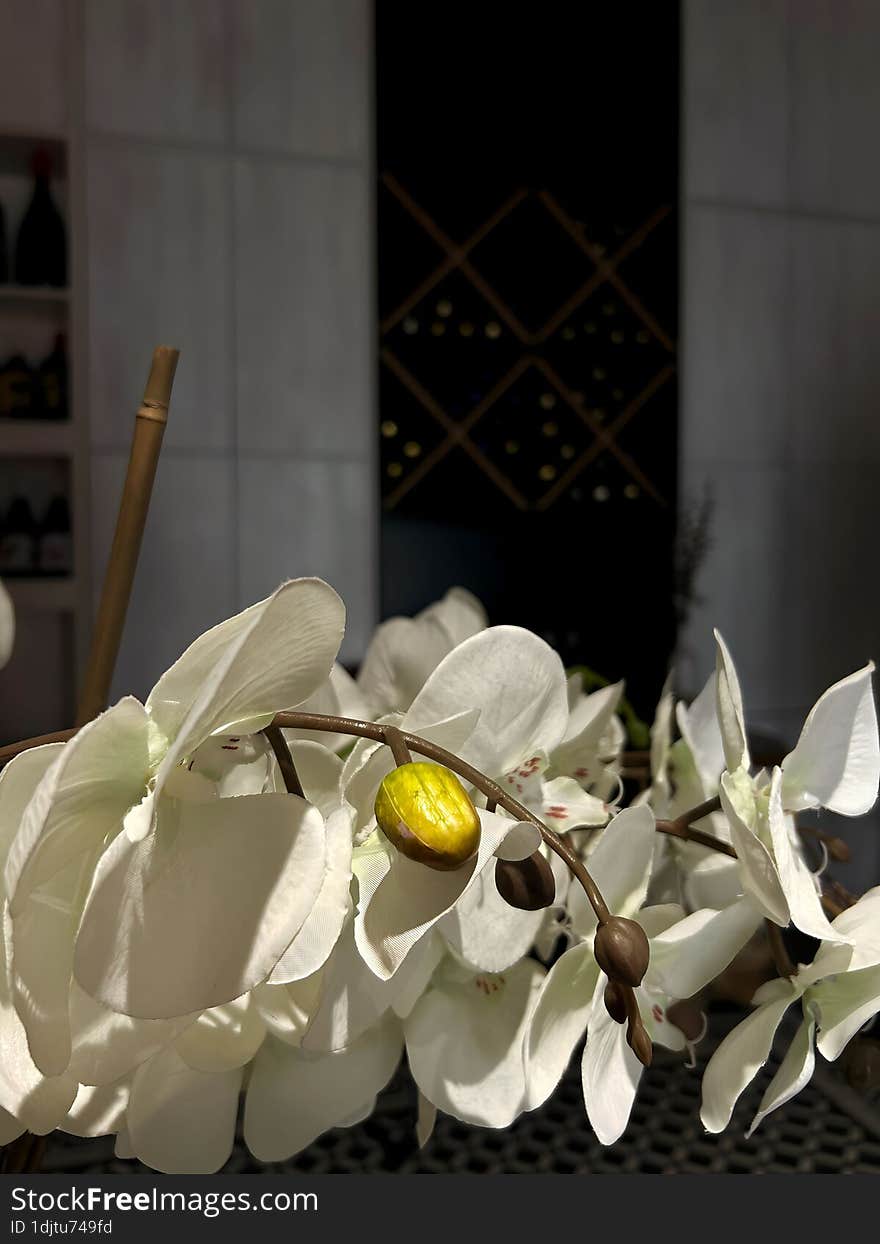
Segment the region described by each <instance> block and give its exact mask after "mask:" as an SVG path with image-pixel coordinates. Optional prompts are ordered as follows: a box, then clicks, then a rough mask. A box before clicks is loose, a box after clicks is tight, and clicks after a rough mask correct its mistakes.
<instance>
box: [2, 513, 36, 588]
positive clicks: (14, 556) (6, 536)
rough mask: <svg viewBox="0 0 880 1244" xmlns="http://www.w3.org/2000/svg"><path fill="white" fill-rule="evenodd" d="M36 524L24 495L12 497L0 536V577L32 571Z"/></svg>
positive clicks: (9, 576) (34, 555)
mask: <svg viewBox="0 0 880 1244" xmlns="http://www.w3.org/2000/svg"><path fill="white" fill-rule="evenodd" d="M36 540H37V525H36V523H35V522H34V515H33V511H32V510H31V507H30V502H29V501H28V500H27V498H26V497H14V498H13V501H12V504H11V505H10V507H9V512H8V514H7V515H6V521H5V522H4V524H3V534H2V536H0V577H2V576H6V577H7V578H14V577H15V576H19V577H21V576H22V575H32V574H33V573H34V563H35V557H36Z"/></svg>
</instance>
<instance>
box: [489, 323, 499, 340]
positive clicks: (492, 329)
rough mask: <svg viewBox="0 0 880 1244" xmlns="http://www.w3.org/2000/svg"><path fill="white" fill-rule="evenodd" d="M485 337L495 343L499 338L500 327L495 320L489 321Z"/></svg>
mask: <svg viewBox="0 0 880 1244" xmlns="http://www.w3.org/2000/svg"><path fill="white" fill-rule="evenodd" d="M486 336H487V337H489V338H490V339H491V340H492V341H496V340H497V339H498V338H499V337H500V336H501V325H500V324H499V323H498V321H497V320H490V321H489V323H488V324H487V325H486Z"/></svg>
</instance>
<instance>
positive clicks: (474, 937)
mask: <svg viewBox="0 0 880 1244" xmlns="http://www.w3.org/2000/svg"><path fill="white" fill-rule="evenodd" d="M514 832H515V831H514ZM501 849H502V850H505V849H506V847H502V848H501ZM529 854H531V852H529ZM505 858H506V857H505ZM495 867H496V863H495V860H489V862H488V863H487V865H486V867H485V868H484V869H483V871H482V872H481V873H480V875H479V877H477V878H476V879H475V881H474V883H473V885H472V886H471V887H470V889H469V890H468V891H467V893H466V894H464V895H463V897H462V898H460V899H459V900H458V902H457V903H456V904H455V906H454V907H453V909H452V911H451V912H449V914H448V915H447V916H444V917H443V919H442V920H441V921H440V924H439V926H438V928H439V929H440V932H441V933H442V934H443V936H444V937H445V938H446V940H447V942H448V943H449V945H450V946H451V947H452V949H453V950H454V951H455V953H456V954H457V955H459V956H460V957H461V958H462V959H463V960H464V961H465V962H466V963H467V964H469V965H470V966H471V967H472V968H474V969H476V970H478V971H483V972H503V971H505V970H506V969H507V968H509V967H511V966H512V965H513V964H514V963H516V962H517V960H518V959H521V958H522V957H523V955H525V954H527V953H528V951H529V948H530V947H531V945H532V943H533V942H534V940H535V937H536V936H537V933H538V929H539V928H540V927H541V925H542V923H543V921H544V912H543V911H520V910H519V909H518V908H515V907H511V906H510V905H509V904H508V903H506V902H505V901H504V899H503V898H502V897H501V895H500V894H499V893H498V888H497V886H496V885H495Z"/></svg>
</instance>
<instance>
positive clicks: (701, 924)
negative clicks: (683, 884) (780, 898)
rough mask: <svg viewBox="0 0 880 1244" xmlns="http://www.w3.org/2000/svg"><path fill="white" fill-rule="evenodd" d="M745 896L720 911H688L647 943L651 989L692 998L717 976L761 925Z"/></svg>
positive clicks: (758, 917) (673, 995)
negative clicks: (649, 949)
mask: <svg viewBox="0 0 880 1244" xmlns="http://www.w3.org/2000/svg"><path fill="white" fill-rule="evenodd" d="M761 919H762V916H761V912H760V911H759V909H758V908H757V907H756V906H755V904H754V903H753V902H752V900H751V899H750V898H748V897H745V898H741V899H739V900H738V901H737V902H735V903H733V904H732V905H731V906H730V907H727V908H725V909H724V910H723V911H712V910H711V909H705V910H703V911H695V912H692V913H691V915H689V916H686V917H685V918H684V920H681V921H679V922H678V923H677V924H674V925H673V926H672V927H671V928H669V929H667V930H666V931H665V932H663V933H660V934H658V935H657V936H656V937H654V938H652V940H651V964H650V967H649V968H648V975H649V979H650V982H651V986H652V988H659V989H662V990H663V992H664V993H666V994H668V995H669V996H670V997H672V998H692V997H693V996H694V994H696V993H698V992H699V991H700V990H701V989H703V988H704V987H705V986H706V985H708V984H709V982H710V981H712V980H714V979H715V977H716V976H719V975H720V974H721V973H722V972H723V971H724V969H725V968H726V967H727V965H728V964H729V963H731V962H732V961H733V959H734V958H735V957H736V955H737V954H738V953H739V952H740V950H742V948H743V946H745V944H746V942H747V941H748V940H749V938H750V937H751V936H752V934H753V933H754V932H755V931H756V929H757V928H758V926H759V925H760V923H761Z"/></svg>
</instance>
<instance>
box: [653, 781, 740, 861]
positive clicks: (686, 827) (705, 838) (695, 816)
mask: <svg viewBox="0 0 880 1244" xmlns="http://www.w3.org/2000/svg"><path fill="white" fill-rule="evenodd" d="M720 808H721V800H720V799H719V797H718V796H717V795H716V796H715V797H714V799H706V800H705V801H704V802H703V803H699V804H697V806H696V807H695V808H690V809H688V811H687V812H682V813H681V814H680V815H679V816H677V817H675V818H674V819H673V820H671V821H668V820H659V821H657V832H658V834H670V835H671V836H672V837H673V838H681V839H683V840H684V841H685V842H696V843H698V844H699V845H700V846H701V847H709V848H710V850H712V851H720V853H721V854H722V855H727V856H729V857H730V858H731V859H732V860H735V859H736V851H735V850H734V849H733V847H732V846H731V845H730V843H729V842H724V841H723V840H722V839H721V838H716V837H715V835H714V834H707V833H706V832H705V831H704V830H702V829H693V828H692V826H693V823H694V821H701V820H702V819H703V817H705V816H711V814H712V813H713V812H718V811H719V809H720Z"/></svg>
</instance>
